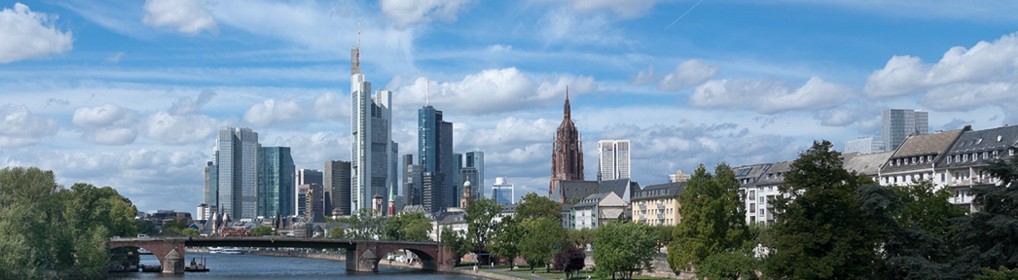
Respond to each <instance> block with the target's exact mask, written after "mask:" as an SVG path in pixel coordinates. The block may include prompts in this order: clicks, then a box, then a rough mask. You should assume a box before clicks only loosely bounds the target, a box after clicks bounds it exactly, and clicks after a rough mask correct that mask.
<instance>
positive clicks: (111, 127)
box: [71, 104, 138, 145]
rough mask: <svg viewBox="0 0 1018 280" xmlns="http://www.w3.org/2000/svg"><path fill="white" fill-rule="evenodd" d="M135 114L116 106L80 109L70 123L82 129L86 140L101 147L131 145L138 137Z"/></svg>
mask: <svg viewBox="0 0 1018 280" xmlns="http://www.w3.org/2000/svg"><path fill="white" fill-rule="evenodd" d="M136 115H137V114H136V113H135V112H134V111H131V110H128V109H126V108H123V107H120V106H118V105H116V104H105V105H99V106H95V107H81V108H78V109H76V110H74V115H73V117H72V118H71V122H72V123H74V124H75V125H77V126H81V127H82V129H83V131H84V132H83V136H84V138H85V139H86V140H88V141H90V142H92V143H96V144H102V145H125V144H130V143H133V142H134V140H135V139H136V138H137V136H138V132H137V128H136V124H137V121H136V120H137V116H136Z"/></svg>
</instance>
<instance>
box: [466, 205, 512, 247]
mask: <svg viewBox="0 0 1018 280" xmlns="http://www.w3.org/2000/svg"><path fill="white" fill-rule="evenodd" d="M501 212H502V205H499V204H498V203H495V200H494V199H491V198H481V199H477V200H473V201H471V202H470V205H468V206H467V210H466V213H465V214H464V216H463V219H465V220H466V221H467V242H468V243H470V245H471V247H472V248H471V250H473V251H475V252H476V251H487V250H488V249H487V248H486V247H487V244H488V240H489V236H490V234H491V229H492V228H494V227H495V216H497V215H498V214H499V213H501Z"/></svg>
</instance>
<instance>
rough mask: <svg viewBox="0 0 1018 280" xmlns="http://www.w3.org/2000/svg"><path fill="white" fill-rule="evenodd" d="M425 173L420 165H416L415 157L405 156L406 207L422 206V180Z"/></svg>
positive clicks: (404, 202)
mask: <svg viewBox="0 0 1018 280" xmlns="http://www.w3.org/2000/svg"><path fill="white" fill-rule="evenodd" d="M422 176H424V172H423V171H422V169H421V166H420V165H417V164H414V155H412V154H405V155H403V204H404V205H421V204H422V203H423V201H421V197H422V196H423V193H422V191H421V187H422V185H423V183H424V182H423V180H424V178H422Z"/></svg>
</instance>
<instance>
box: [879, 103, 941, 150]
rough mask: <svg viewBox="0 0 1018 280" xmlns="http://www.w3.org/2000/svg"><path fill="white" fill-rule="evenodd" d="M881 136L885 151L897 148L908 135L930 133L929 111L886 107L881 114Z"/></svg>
mask: <svg viewBox="0 0 1018 280" xmlns="http://www.w3.org/2000/svg"><path fill="white" fill-rule="evenodd" d="M882 116H883V123H884V127H883V133H882V134H881V135H880V136H881V138H883V140H884V141H883V142H884V147H885V148H886V150H887V151H894V150H897V149H898V146H900V145H901V142H904V141H905V138H906V137H908V136H909V135H923V134H929V133H930V113H929V112H923V111H919V110H904V109H887V110H884V112H883V114H882Z"/></svg>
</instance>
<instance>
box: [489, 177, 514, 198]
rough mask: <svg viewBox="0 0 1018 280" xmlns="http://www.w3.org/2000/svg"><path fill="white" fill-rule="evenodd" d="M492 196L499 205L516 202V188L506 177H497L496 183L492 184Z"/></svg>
mask: <svg viewBox="0 0 1018 280" xmlns="http://www.w3.org/2000/svg"><path fill="white" fill-rule="evenodd" d="M491 198H492V199H494V200H495V203H497V204H499V205H510V204H513V203H516V188H515V187H514V186H513V184H510V183H509V181H507V180H506V179H505V177H495V184H494V185H491Z"/></svg>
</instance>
